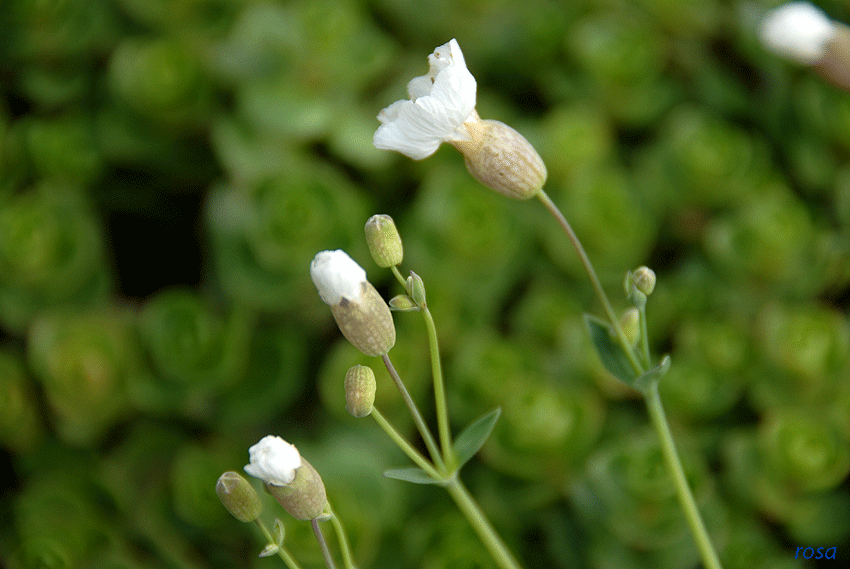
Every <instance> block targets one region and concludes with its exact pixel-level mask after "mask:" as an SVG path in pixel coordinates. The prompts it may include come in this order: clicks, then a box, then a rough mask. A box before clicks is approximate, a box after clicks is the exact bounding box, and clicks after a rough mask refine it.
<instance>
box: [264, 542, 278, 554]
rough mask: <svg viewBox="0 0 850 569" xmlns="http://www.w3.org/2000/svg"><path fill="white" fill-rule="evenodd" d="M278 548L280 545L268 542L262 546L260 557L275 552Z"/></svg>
mask: <svg viewBox="0 0 850 569" xmlns="http://www.w3.org/2000/svg"><path fill="white" fill-rule="evenodd" d="M279 550H280V547H279V546H278V545H276V544H274V543H270V544H268V545H267V546H265V547H264V548H263V550H262V551H261V552H260V557H270V556H272V555H274V554H275V553H277V552H278V551H279Z"/></svg>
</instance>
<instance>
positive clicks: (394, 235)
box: [366, 214, 404, 269]
mask: <svg viewBox="0 0 850 569" xmlns="http://www.w3.org/2000/svg"><path fill="white" fill-rule="evenodd" d="M366 243H367V244H368V245H369V253H371V255H372V258H373V259H374V260H375V263H376V264H377V265H378V266H379V267H381V268H382V269H387V268H389V267H394V266H396V265H400V264H401V261H402V259H403V258H404V247H402V244H401V237H400V236H399V234H398V229H396V226H395V222H394V221H393V218H392V217H390V216H388V215H383V214H382V215H373V216H372V217H370V218H369V220H368V221H367V222H366Z"/></svg>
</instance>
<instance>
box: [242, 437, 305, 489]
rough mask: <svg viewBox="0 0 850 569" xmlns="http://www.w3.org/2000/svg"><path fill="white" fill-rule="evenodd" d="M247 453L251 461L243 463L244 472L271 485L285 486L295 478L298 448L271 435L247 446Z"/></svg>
mask: <svg viewBox="0 0 850 569" xmlns="http://www.w3.org/2000/svg"><path fill="white" fill-rule="evenodd" d="M248 455H249V457H250V460H251V463H250V464H246V465H245V472H247V473H248V474H250V475H251V476H253V477H255V478H259V479H260V480H262V481H263V482H265V483H266V484H271V485H272V486H286V485H287V484H289V483H290V482H292V481H293V480H295V471H296V470H298V469H299V468H301V455H300V454H299V453H298V449H297V448H295V446H294V445H291V444H289V443H288V442H286V441H285V440H283V439H282V438H280V437H275V436H272V435H267V436H265V437H263V438H262V439H260V442H258V443H257V444H255V445H254V446H252V447H251V448H249V449H248Z"/></svg>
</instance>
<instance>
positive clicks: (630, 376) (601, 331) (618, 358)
mask: <svg viewBox="0 0 850 569" xmlns="http://www.w3.org/2000/svg"><path fill="white" fill-rule="evenodd" d="M584 322H585V324H586V325H587V329H588V331H589V332H590V339H591V341H593V346H594V347H595V348H596V353H597V354H598V355H599V360H600V361H601V362H602V365H603V366H604V367H605V369H607V370H608V372H609V373H610V374H611V375H613V376H614V377H616V378H617V379H619V380H620V381H622V382H623V383H625V384H627V385H632V384H633V382H634V380H635V379H636V378H637V374H635V371H634V369H632V365H631V363H629V358H628V357H627V356H626V354H625V352H623V348H622V347H621V346H620V345H619V344H618V343H617V342H616V340H615V339H614V338H613V337H612V332H611V327H610V326H608V324H606V323H605V322H604V321H602V320H600V319H599V318H597V317H596V316H592V315H590V314H585V315H584Z"/></svg>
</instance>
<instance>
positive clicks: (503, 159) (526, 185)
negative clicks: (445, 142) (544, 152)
mask: <svg viewBox="0 0 850 569" xmlns="http://www.w3.org/2000/svg"><path fill="white" fill-rule="evenodd" d="M474 112H475V111H473V113H474ZM467 130H468V132H469V134H470V137H471V140H451V141H449V142H450V143H451V144H452V145H454V147H455V148H457V149H458V150H459V151H460V152H461V154H463V157H464V160H465V162H466V168H467V170H469V173H470V174H472V176H473V177H474V178H475V179H476V180H478V181H479V182H481V183H482V184H484V185H485V186H487V187H488V188H490V189H492V190H495V191H497V192H499V193H500V194H503V195H505V196H508V197H509V198H514V199H518V200H527V199H529V198H533V197H534V196H536V195H537V193H538V192H539V191H540V190H541V189H542V188H543V184H545V183H546V165H545V164H543V159H542V158H540V155H539V154H537V151H536V150H534V147H533V146H531V144H530V143H529V142H528V141H527V140H526V139H525V137H524V136H522V135H521V134H520V133H518V132H517V131H516V130H514V129H512V128H511V127H509V126H508V125H506V124H504V123H501V122H499V121H494V120H478V121H468V123H467Z"/></svg>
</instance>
